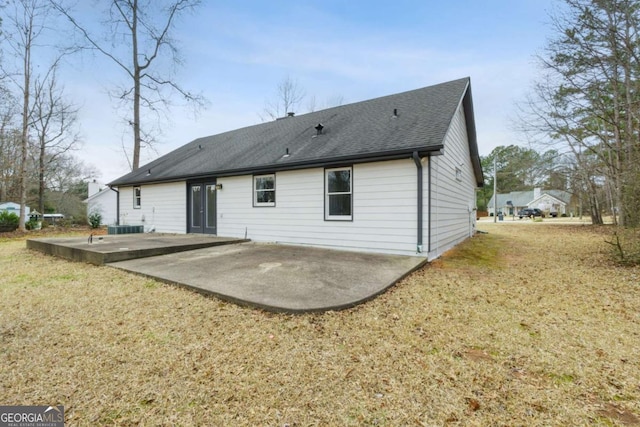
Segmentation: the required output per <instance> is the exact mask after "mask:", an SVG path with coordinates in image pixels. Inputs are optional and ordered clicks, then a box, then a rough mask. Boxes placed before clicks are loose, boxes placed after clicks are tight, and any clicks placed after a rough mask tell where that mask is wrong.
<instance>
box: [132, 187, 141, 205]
mask: <svg viewBox="0 0 640 427" xmlns="http://www.w3.org/2000/svg"><path fill="white" fill-rule="evenodd" d="M141 206H142V194H141V191H140V187H133V208H134V209H140V207H141Z"/></svg>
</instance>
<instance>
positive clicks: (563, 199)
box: [487, 188, 574, 216]
mask: <svg viewBox="0 0 640 427" xmlns="http://www.w3.org/2000/svg"><path fill="white" fill-rule="evenodd" d="M493 199H494V196H491V199H490V200H489V205H488V208H487V210H488V211H489V215H493V214H494V212H493V206H494V204H493ZM572 206H573V205H572V194H571V193H569V192H567V191H563V190H543V189H541V188H535V189H533V190H529V191H512V192H510V193H502V194H501V193H498V197H497V208H498V213H501V212H502V214H503V215H505V216H513V215H517V214H518V211H520V210H521V209H525V208H538V209H540V210H541V211H543V212H545V214H550V213H557V214H558V216H562V215H570V214H571V213H574V212H573V210H572Z"/></svg>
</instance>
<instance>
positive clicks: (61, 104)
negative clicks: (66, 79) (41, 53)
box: [32, 64, 80, 213]
mask: <svg viewBox="0 0 640 427" xmlns="http://www.w3.org/2000/svg"><path fill="white" fill-rule="evenodd" d="M56 71H57V64H55V65H54V66H53V67H52V68H51V69H50V70H49V73H47V75H45V77H44V78H42V79H40V78H38V79H36V80H35V82H34V99H33V113H32V127H33V129H34V131H35V137H36V138H35V140H34V145H35V150H34V157H35V163H36V164H37V168H38V210H39V211H40V212H41V213H42V212H44V199H45V189H46V185H45V184H46V175H47V172H48V171H49V169H50V168H51V166H52V165H54V164H55V161H56V159H57V158H58V157H59V156H61V155H64V154H65V153H67V152H68V151H69V150H72V149H74V148H76V146H77V145H78V144H79V142H80V138H79V136H78V134H77V132H76V119H77V113H78V110H77V108H76V107H75V106H73V105H72V104H71V103H69V102H68V101H67V100H66V99H65V97H64V89H63V88H60V87H59V86H58V81H57V76H56Z"/></svg>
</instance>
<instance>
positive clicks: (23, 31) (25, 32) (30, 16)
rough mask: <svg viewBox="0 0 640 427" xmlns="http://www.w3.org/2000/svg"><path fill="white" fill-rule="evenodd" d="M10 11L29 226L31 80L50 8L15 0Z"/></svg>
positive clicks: (36, 0) (8, 36)
mask: <svg viewBox="0 0 640 427" xmlns="http://www.w3.org/2000/svg"><path fill="white" fill-rule="evenodd" d="M8 8H9V9H10V10H9V12H8V13H7V15H6V18H7V20H8V23H9V26H10V29H11V30H10V31H9V32H5V33H4V35H5V37H4V40H3V41H4V42H5V45H6V46H8V47H9V50H10V52H11V54H13V55H14V56H15V57H16V59H17V61H18V62H19V65H18V66H17V68H18V71H13V72H10V71H7V70H6V68H4V65H3V72H4V74H5V76H7V78H8V79H9V80H10V81H11V82H12V83H13V85H14V86H15V87H16V88H17V89H18V91H19V92H20V95H21V96H20V97H21V102H22V123H21V127H20V129H21V133H20V145H19V147H20V157H19V159H18V174H17V175H18V179H19V182H20V191H19V193H20V225H19V228H20V229H21V230H25V229H26V228H25V212H26V204H27V154H28V148H29V128H30V119H31V107H32V106H31V84H32V78H33V77H32V73H33V58H32V54H33V50H34V49H35V47H36V41H37V40H38V39H39V38H40V37H41V36H42V35H43V32H44V31H45V29H46V27H45V22H46V20H47V16H48V14H49V9H48V7H47V6H46V4H45V3H44V0H14V1H12V2H11V3H10V4H9V5H8Z"/></svg>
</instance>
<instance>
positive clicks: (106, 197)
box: [84, 181, 118, 225]
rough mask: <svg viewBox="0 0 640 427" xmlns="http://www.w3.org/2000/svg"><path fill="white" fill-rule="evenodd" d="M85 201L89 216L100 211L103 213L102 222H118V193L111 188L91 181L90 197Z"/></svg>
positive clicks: (108, 223)
mask: <svg viewBox="0 0 640 427" xmlns="http://www.w3.org/2000/svg"><path fill="white" fill-rule="evenodd" d="M84 202H85V203H86V204H87V217H88V216H89V215H91V214H92V213H94V212H98V213H100V215H102V224H107V225H111V224H117V223H118V195H117V193H116V192H115V191H113V190H112V189H111V188H109V187H106V186H103V185H100V184H98V183H97V182H95V181H93V182H90V183H89V197H88V198H87V199H86V200H84Z"/></svg>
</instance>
